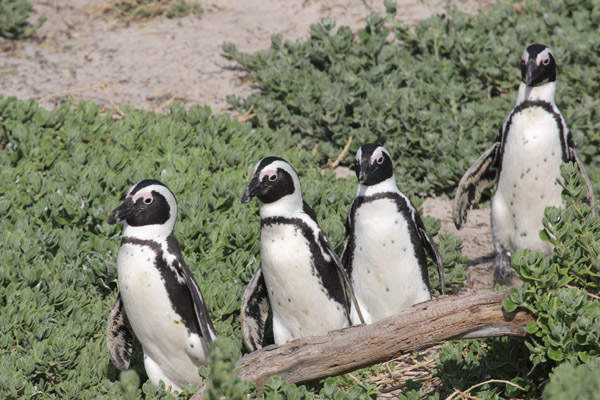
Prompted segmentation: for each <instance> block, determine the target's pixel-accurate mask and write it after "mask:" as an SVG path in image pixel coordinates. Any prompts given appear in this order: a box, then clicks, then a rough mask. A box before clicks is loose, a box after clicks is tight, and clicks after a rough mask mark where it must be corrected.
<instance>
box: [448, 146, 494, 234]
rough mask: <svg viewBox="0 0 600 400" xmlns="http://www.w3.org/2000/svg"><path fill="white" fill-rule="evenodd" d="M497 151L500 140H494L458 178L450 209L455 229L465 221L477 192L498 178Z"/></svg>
mask: <svg viewBox="0 0 600 400" xmlns="http://www.w3.org/2000/svg"><path fill="white" fill-rule="evenodd" d="M499 153H500V141H496V142H494V144H493V145H492V146H491V147H490V148H489V149H487V150H486V151H485V152H484V153H483V154H482V155H481V156H480V157H479V158H478V159H477V160H476V161H475V162H474V163H473V165H471V166H470V167H469V169H468V170H467V172H465V174H464V175H463V177H462V179H461V180H460V182H459V184H458V187H457V188H456V195H455V196H454V207H453V209H452V215H453V217H454V225H456V228H457V229H460V228H461V226H462V224H463V223H464V222H466V220H467V211H468V210H469V208H471V207H472V206H473V202H475V200H476V199H477V196H478V195H479V193H480V192H481V191H482V190H483V189H484V188H485V187H486V186H487V185H488V183H490V182H492V181H494V180H496V179H497V178H498V173H499V172H500V165H499V160H500V157H499Z"/></svg>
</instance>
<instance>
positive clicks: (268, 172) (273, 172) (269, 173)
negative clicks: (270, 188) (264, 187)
mask: <svg viewBox="0 0 600 400" xmlns="http://www.w3.org/2000/svg"><path fill="white" fill-rule="evenodd" d="M265 175H267V176H268V177H269V178H271V176H273V175H275V176H277V171H276V170H272V169H263V170H262V171H260V175H259V176H258V180H259V182H262V180H263V178H264V177H265Z"/></svg>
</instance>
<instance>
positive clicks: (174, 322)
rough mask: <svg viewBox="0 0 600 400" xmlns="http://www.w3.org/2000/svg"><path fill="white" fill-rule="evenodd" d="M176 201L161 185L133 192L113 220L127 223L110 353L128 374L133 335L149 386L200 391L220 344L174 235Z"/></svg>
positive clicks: (152, 184) (145, 182) (146, 182)
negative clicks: (204, 369) (213, 345)
mask: <svg viewBox="0 0 600 400" xmlns="http://www.w3.org/2000/svg"><path fill="white" fill-rule="evenodd" d="M176 219H177V200H176V199H175V196H174V195H173V193H172V192H171V191H170V190H169V189H168V188H167V187H166V186H165V185H163V184H162V183H161V182H159V181H157V180H151V179H147V180H143V181H141V182H139V183H138V184H136V185H134V186H133V187H132V188H131V189H130V190H129V192H128V193H127V196H126V198H125V201H124V202H123V203H122V204H121V205H120V206H119V207H117V208H116V209H115V210H114V211H113V212H112V213H111V214H110V216H109V217H108V223H109V224H115V223H118V222H120V221H125V223H124V227H123V238H122V241H121V247H120V248H119V253H118V256H117V272H118V281H119V294H118V296H117V300H116V302H115V304H114V306H113V308H112V310H111V312H110V316H109V321H108V328H107V344H108V352H109V355H110V358H111V360H112V362H113V364H114V365H115V366H116V367H117V368H118V369H120V370H126V369H128V368H129V363H130V361H131V351H132V348H133V339H134V335H135V337H137V338H138V340H139V341H140V343H141V344H142V348H143V351H144V367H145V369H146V373H147V374H148V377H149V378H150V380H151V381H152V382H153V383H154V384H156V385H158V384H159V382H160V381H161V380H162V381H164V383H165V385H166V387H167V388H168V387H169V386H170V387H171V390H177V391H181V390H182V389H181V387H182V386H183V385H184V384H187V383H190V384H195V385H200V384H201V383H202V378H201V377H200V376H199V374H198V367H199V366H201V365H204V364H206V361H207V358H208V352H209V349H210V342H211V340H212V339H214V338H215V337H216V334H215V331H214V328H213V325H212V322H211V319H210V316H209V314H208V310H207V308H206V305H205V303H204V299H203V297H202V293H201V292H200V287H199V286H198V284H197V283H196V281H195V280H194V277H193V276H192V273H191V271H190V270H189V268H188V267H187V265H186V264H185V262H184V261H183V258H182V256H181V252H180V250H179V243H178V242H177V239H176V238H175V236H174V235H173V228H174V227H175V221H176Z"/></svg>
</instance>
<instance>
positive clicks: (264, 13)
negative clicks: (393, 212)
mask: <svg viewBox="0 0 600 400" xmlns="http://www.w3.org/2000/svg"><path fill="white" fill-rule="evenodd" d="M30 2H31V3H32V4H34V15H33V16H32V21H33V22H35V21H37V20H38V19H39V18H40V17H41V16H45V17H46V18H47V21H46V22H45V23H44V25H42V27H41V29H39V31H38V32H37V33H36V35H35V36H34V37H33V38H31V39H26V40H20V41H18V42H14V41H8V40H5V39H1V38H0V94H2V95H4V96H17V97H19V98H21V99H30V98H32V99H36V100H38V101H39V102H40V103H41V104H42V105H43V106H44V107H48V108H50V107H53V106H54V105H55V104H56V102H57V101H58V100H59V98H60V97H61V96H65V95H68V96H71V97H73V98H74V99H77V100H79V99H83V100H88V101H93V102H96V103H99V104H102V105H104V106H106V107H115V106H117V107H122V106H123V105H125V104H128V105H131V106H134V107H136V108H143V109H147V110H156V109H157V108H158V109H160V108H162V107H164V106H166V105H167V104H168V102H169V101H173V100H176V101H180V102H184V103H186V105H188V106H192V105H196V104H200V105H209V106H210V107H212V109H213V110H214V111H215V112H225V111H227V103H226V96H227V95H230V94H237V95H240V96H247V95H248V94H250V93H251V92H252V90H255V89H253V88H252V87H250V86H249V84H248V83H247V80H245V79H244V78H245V77H246V72H245V71H243V70H241V69H240V68H239V67H238V65H236V64H235V63H233V62H230V61H227V60H225V59H224V58H222V56H221V46H222V45H223V43H225V42H232V43H234V44H235V45H236V46H237V47H238V48H239V49H240V50H241V51H247V52H253V51H257V50H261V49H265V48H268V47H269V45H270V37H271V35H273V34H276V33H282V34H283V35H284V37H285V38H286V39H291V40H305V39H307V37H308V29H309V26H310V25H311V24H313V23H316V22H318V21H319V20H320V19H321V18H323V17H332V18H333V19H334V20H336V21H337V23H338V26H340V25H348V26H350V27H351V28H352V29H353V30H356V29H357V28H359V27H361V26H363V25H364V22H365V17H366V16H367V15H368V14H369V12H370V11H376V12H378V13H383V12H384V6H383V1H375V0H346V1H342V0H277V1H265V0H221V1H213V2H209V1H200V4H201V5H202V7H203V9H204V12H203V13H202V14H199V15H192V16H189V17H185V18H178V19H168V18H166V17H158V18H155V19H152V20H149V21H144V22H130V23H127V22H123V21H120V20H117V19H115V18H114V17H112V16H109V15H106V14H102V13H101V9H102V8H103V6H106V4H107V3H108V2H107V1H98V0H96V1H94V0H30ZM397 3H398V5H399V7H398V15H397V19H398V20H400V21H402V22H404V23H406V24H408V25H410V26H414V25H415V24H416V23H418V22H419V21H420V20H423V19H425V18H427V17H430V16H432V15H435V14H441V13H443V12H444V7H445V4H446V1H445V0H398V1H397ZM451 3H452V4H453V5H455V6H456V7H457V8H458V9H460V10H461V11H465V12H469V13H472V14H475V13H477V12H478V10H481V9H485V7H486V6H488V5H490V4H491V3H493V1H492V0H462V1H456V0H454V1H451ZM424 212H425V214H429V215H433V216H435V217H437V218H440V219H441V220H442V232H452V233H455V234H457V235H458V236H460V237H461V238H462V239H463V253H464V254H465V255H466V256H467V257H468V258H469V260H470V261H469V268H470V270H471V271H472V273H471V275H470V278H469V280H468V282H467V287H470V288H472V289H474V290H476V289H483V288H489V287H490V279H489V277H490V275H489V273H488V267H489V262H490V261H491V258H490V256H491V253H492V251H493V248H492V245H491V239H490V228H489V210H487V209H483V210H473V211H472V212H471V214H470V215H469V220H468V223H467V224H466V226H465V227H464V228H463V229H462V230H461V231H457V230H456V229H455V228H454V225H453V223H452V219H451V215H452V213H451V202H450V201H449V200H443V199H427V200H426V202H425V203H424Z"/></svg>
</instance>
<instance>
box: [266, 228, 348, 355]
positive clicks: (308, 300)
mask: <svg viewBox="0 0 600 400" xmlns="http://www.w3.org/2000/svg"><path fill="white" fill-rule="evenodd" d="M260 243H261V245H260V258H261V268H262V272H263V276H264V279H265V285H266V287H267V291H268V296H269V302H270V304H271V308H272V310H273V336H274V339H275V343H276V344H277V345H280V344H283V343H287V342H289V341H292V340H294V339H297V338H300V337H304V336H315V335H325V334H327V333H328V332H329V331H332V330H335V329H340V328H343V327H346V326H348V318H347V316H346V312H345V310H344V306H343V305H342V304H340V303H338V302H336V301H335V300H333V299H332V298H330V297H329V295H328V292H327V290H326V289H325V287H324V286H323V285H324V283H323V282H322V281H321V279H320V277H319V275H318V274H317V270H316V268H315V266H314V265H313V263H314V256H313V254H312V252H311V247H310V244H309V242H308V240H307V239H306V238H305V237H304V235H303V234H302V231H301V229H300V227H297V226H295V225H291V224H273V225H268V226H264V227H263V228H262V229H261V239H260Z"/></svg>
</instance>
